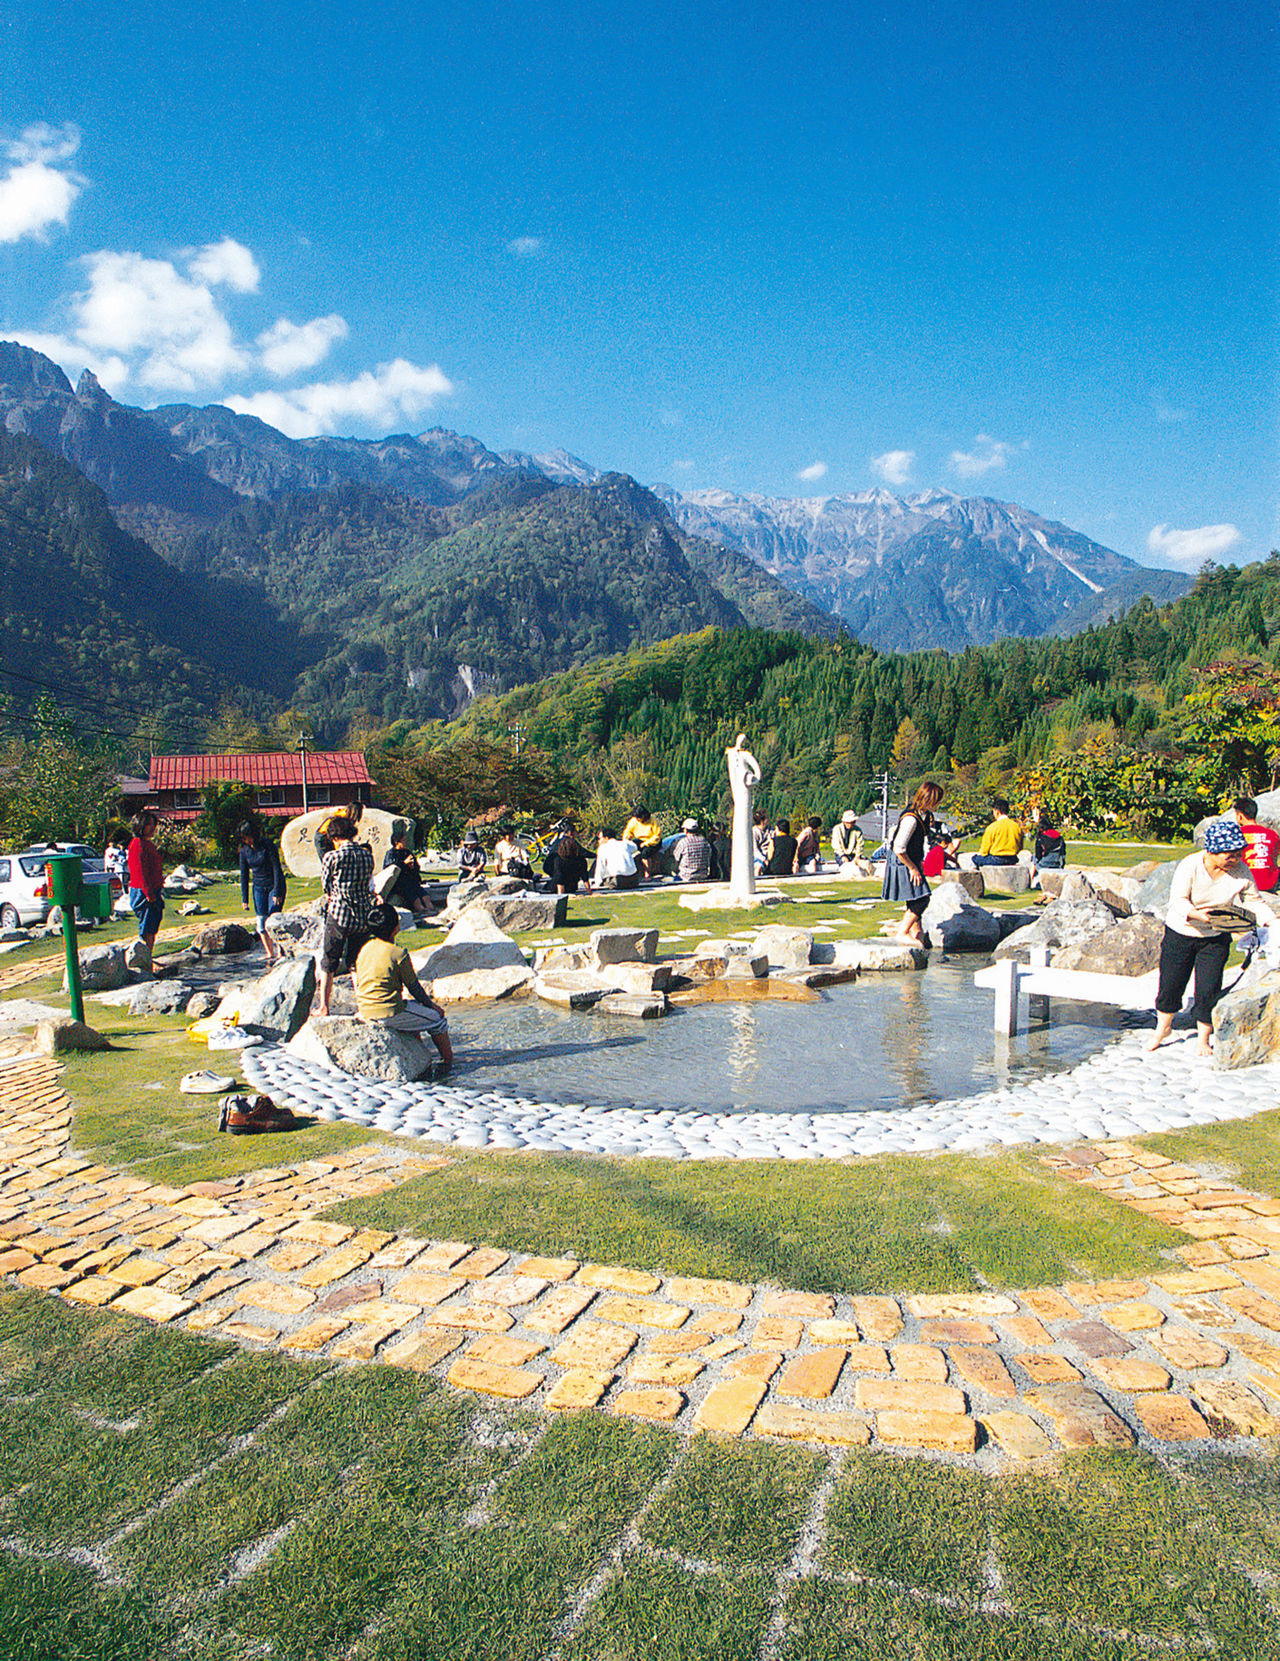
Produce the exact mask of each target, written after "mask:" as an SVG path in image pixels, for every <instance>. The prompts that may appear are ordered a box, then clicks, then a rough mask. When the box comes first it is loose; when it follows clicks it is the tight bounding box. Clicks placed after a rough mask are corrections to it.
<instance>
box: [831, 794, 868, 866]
mask: <svg viewBox="0 0 1280 1661" xmlns="http://www.w3.org/2000/svg"><path fill="white" fill-rule="evenodd" d="M865 845H866V844H865V842H864V840H863V835H862V832H861V831H860V830H859V829H858V821H857V818H856V816H855V814H854V811H853V809H852V808H851V807H847V808H845V810H844V812H843V813H842V814H841V815H840V822H839V824H837V825H832V827H831V851H832V853H833V854H834V855H835V856H836V858H837V859H838V860H839V862H840V864H841V865H852V864H853V862H854V861H855V860H857V859H861V858H862V850H863V848H864V847H865Z"/></svg>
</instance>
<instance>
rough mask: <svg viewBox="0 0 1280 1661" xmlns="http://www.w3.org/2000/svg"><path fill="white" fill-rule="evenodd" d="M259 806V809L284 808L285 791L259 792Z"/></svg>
mask: <svg viewBox="0 0 1280 1661" xmlns="http://www.w3.org/2000/svg"><path fill="white" fill-rule="evenodd" d="M258 806H259V807H283V806H284V791H283V790H259V792H258Z"/></svg>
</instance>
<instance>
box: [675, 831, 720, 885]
mask: <svg viewBox="0 0 1280 1661" xmlns="http://www.w3.org/2000/svg"><path fill="white" fill-rule="evenodd" d="M680 830H681V832H682V834H681V837H680V840H679V841H678V842H677V843H676V845H675V847H674V848H672V850H671V856H672V858H673V859H674V860H675V862H676V881H677V882H706V880H707V878H708V877H709V876H710V875H711V844H710V842H708V841H707V839H706V837H705V836H703V834H702V832H701V831H700V830H699V829H698V821H697V820H696V819H686V820H685V821H684V823H683V824H682V825H681V826H680Z"/></svg>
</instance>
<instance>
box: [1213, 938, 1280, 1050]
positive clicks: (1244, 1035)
mask: <svg viewBox="0 0 1280 1661" xmlns="http://www.w3.org/2000/svg"><path fill="white" fill-rule="evenodd" d="M1278 1054H1280V971H1277V970H1275V969H1261V968H1260V969H1257V970H1256V971H1255V968H1254V965H1252V964H1251V965H1250V966H1249V968H1248V969H1247V970H1246V971H1245V973H1244V975H1243V976H1242V978H1241V979H1240V980H1239V981H1238V982H1237V983H1236V985H1235V986H1233V987H1232V988H1231V990H1230V991H1229V992H1228V993H1226V995H1225V996H1224V997H1222V998H1220V999H1219V1000H1218V1003H1217V1005H1216V1007H1215V1008H1214V1011H1213V1062H1214V1066H1215V1067H1222V1068H1226V1069H1235V1068H1238V1067H1253V1066H1256V1065H1257V1064H1258V1063H1259V1062H1261V1061H1274V1060H1275V1058H1276V1056H1277V1055H1278Z"/></svg>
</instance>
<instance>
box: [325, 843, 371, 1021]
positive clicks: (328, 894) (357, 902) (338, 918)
mask: <svg viewBox="0 0 1280 1661" xmlns="http://www.w3.org/2000/svg"><path fill="white" fill-rule="evenodd" d="M355 835H356V827H355V822H354V821H353V820H351V819H347V818H345V817H343V816H342V815H341V814H340V815H338V817H337V818H335V819H332V820H331V821H330V823H329V836H330V838H331V839H332V842H333V847H332V849H331V850H330V852H329V853H327V854H326V855H325V856H324V861H323V863H322V864H321V867H320V885H321V889H322V891H323V893H324V945H323V947H322V949H321V953H320V1014H321V1015H327V1014H328V1013H329V1001H330V999H331V998H332V996H333V977H334V976H335V975H339V974H341V973H342V972H343V970H344V969H351V970H354V968H355V961H356V958H357V956H358V955H359V953H360V948H361V946H363V945H364V943H365V940H366V938H367V936H368V927H369V912H370V910H371V909H372V905H373V894H372V892H371V890H370V887H369V885H370V883H371V882H372V881H373V849H372V848H371V847H370V846H369V844H368V843H367V842H357V841H356V839H355Z"/></svg>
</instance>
